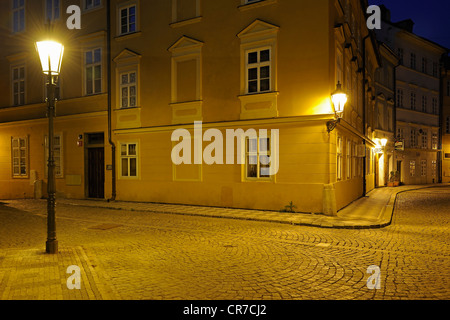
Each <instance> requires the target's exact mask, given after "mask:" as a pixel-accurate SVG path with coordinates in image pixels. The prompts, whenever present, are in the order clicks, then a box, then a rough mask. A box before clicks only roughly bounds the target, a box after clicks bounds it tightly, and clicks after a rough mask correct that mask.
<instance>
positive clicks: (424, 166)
mask: <svg viewBox="0 0 450 320" xmlns="http://www.w3.org/2000/svg"><path fill="white" fill-rule="evenodd" d="M420 166H421V170H420V171H421V175H422V177H426V176H427V160H422V161H421V162H420Z"/></svg>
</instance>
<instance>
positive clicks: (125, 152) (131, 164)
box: [120, 143, 138, 178]
mask: <svg viewBox="0 0 450 320" xmlns="http://www.w3.org/2000/svg"><path fill="white" fill-rule="evenodd" d="M137 157H138V149H137V143H123V144H121V145H120V167H121V168H120V170H121V177H123V178H136V177H137V176H138V174H137V173H138V172H137V161H138V160H137Z"/></svg>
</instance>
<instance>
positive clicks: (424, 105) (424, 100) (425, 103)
mask: <svg viewBox="0 0 450 320" xmlns="http://www.w3.org/2000/svg"><path fill="white" fill-rule="evenodd" d="M427 106H428V97H427V96H422V112H427Z"/></svg>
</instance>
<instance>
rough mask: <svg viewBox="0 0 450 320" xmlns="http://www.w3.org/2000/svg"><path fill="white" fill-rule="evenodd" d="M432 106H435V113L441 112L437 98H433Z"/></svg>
mask: <svg viewBox="0 0 450 320" xmlns="http://www.w3.org/2000/svg"><path fill="white" fill-rule="evenodd" d="M432 107H433V114H439V109H438V100H437V98H433V100H432Z"/></svg>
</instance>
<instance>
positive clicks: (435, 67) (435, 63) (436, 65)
mask: <svg viewBox="0 0 450 320" xmlns="http://www.w3.org/2000/svg"><path fill="white" fill-rule="evenodd" d="M433 77H436V78H437V77H438V63H437V62H436V61H435V62H433Z"/></svg>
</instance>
